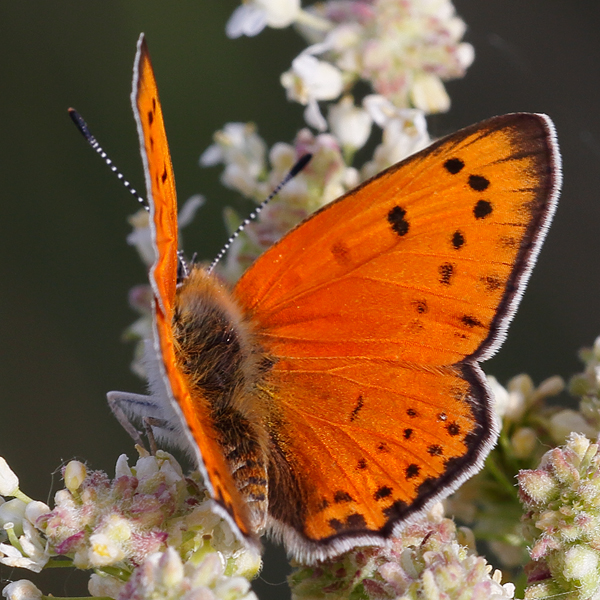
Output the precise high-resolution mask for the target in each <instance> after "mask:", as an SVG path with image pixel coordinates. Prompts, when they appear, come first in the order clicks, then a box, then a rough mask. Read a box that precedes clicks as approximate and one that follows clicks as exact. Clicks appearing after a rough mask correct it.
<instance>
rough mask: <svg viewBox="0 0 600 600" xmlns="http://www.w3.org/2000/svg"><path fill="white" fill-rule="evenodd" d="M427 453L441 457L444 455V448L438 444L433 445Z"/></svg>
mask: <svg viewBox="0 0 600 600" xmlns="http://www.w3.org/2000/svg"><path fill="white" fill-rule="evenodd" d="M427 452H428V453H429V454H430V455H431V456H441V455H442V454H443V448H442V447H441V446H439V445H438V444H432V445H431V446H429V448H427Z"/></svg>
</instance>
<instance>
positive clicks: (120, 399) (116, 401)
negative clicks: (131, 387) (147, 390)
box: [106, 392, 148, 448]
mask: <svg viewBox="0 0 600 600" xmlns="http://www.w3.org/2000/svg"><path fill="white" fill-rule="evenodd" d="M106 400H107V401H108V406H109V408H110V410H111V412H112V414H113V415H114V416H115V418H116V419H117V421H119V425H121V427H122V428H123V429H124V430H125V431H126V432H127V433H128V434H129V437H130V438H131V439H132V440H133V441H134V442H135V443H136V444H137V445H138V446H140V447H142V448H146V444H144V441H143V440H142V435H141V432H140V431H138V430H137V429H136V428H135V427H134V426H133V423H132V422H131V419H130V418H129V417H128V416H127V414H126V413H125V411H124V410H123V409H122V408H121V404H122V403H127V404H128V405H129V406H130V407H131V405H135V404H144V403H146V404H147V401H148V396H142V395H141V394H129V393H127V392H108V394H106Z"/></svg>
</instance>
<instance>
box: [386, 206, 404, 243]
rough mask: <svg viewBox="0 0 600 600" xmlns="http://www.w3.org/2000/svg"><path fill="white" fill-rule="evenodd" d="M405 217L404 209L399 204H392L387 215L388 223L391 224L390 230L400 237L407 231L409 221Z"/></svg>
mask: <svg viewBox="0 0 600 600" xmlns="http://www.w3.org/2000/svg"><path fill="white" fill-rule="evenodd" d="M405 217H406V210H405V209H404V208H402V207H401V206H394V208H392V210H390V212H389V213H388V216H387V219H388V223H389V224H390V225H391V226H392V230H393V231H394V232H395V233H397V234H398V235H399V236H400V237H402V236H403V235H406V234H407V233H408V229H409V223H408V221H407V220H406V219H405Z"/></svg>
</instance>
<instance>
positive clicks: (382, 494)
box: [373, 485, 392, 500]
mask: <svg viewBox="0 0 600 600" xmlns="http://www.w3.org/2000/svg"><path fill="white" fill-rule="evenodd" d="M391 494H392V488H391V487H388V486H387V485H383V486H381V487H380V488H379V489H378V490H377V491H376V492H375V494H374V495H373V497H374V498H375V500H383V499H384V498H387V497H388V496H390V495H391Z"/></svg>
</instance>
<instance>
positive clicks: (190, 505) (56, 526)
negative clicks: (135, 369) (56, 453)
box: [0, 450, 261, 600]
mask: <svg viewBox="0 0 600 600" xmlns="http://www.w3.org/2000/svg"><path fill="white" fill-rule="evenodd" d="M5 471H6V472H7V473H9V474H12V471H10V470H9V469H8V467H6V469H5ZM13 477H14V475H13ZM63 478H64V481H65V489H63V490H60V491H58V492H57V493H56V495H55V498H54V501H55V507H54V509H53V510H50V508H49V507H48V506H46V505H44V504H43V503H41V502H34V501H31V500H30V499H27V500H23V499H21V498H14V499H13V500H9V501H8V502H5V503H4V504H2V505H1V506H0V510H2V509H4V510H3V515H2V517H1V518H2V523H3V526H4V529H5V531H6V532H7V535H8V542H9V543H5V544H0V562H2V563H4V564H7V565H10V566H18V567H23V568H27V569H29V570H32V571H36V572H38V571H40V570H41V568H42V567H44V566H45V565H48V566H53V564H56V565H58V564H61V565H62V566H64V565H65V564H66V565H72V566H74V567H77V568H79V569H87V570H93V574H92V576H91V578H90V581H89V584H88V587H89V591H90V593H91V594H92V595H93V596H107V597H110V598H115V599H116V598H119V599H120V600H126V599H130V598H136V599H138V600H141V599H145V598H148V599H150V598H156V597H165V594H163V593H162V592H160V590H164V589H166V588H169V590H170V591H169V594H168V595H167V597H169V598H184V597H186V598H189V597H190V594H192V593H193V594H201V595H202V594H205V595H206V597H207V598H211V597H212V596H214V597H215V598H226V599H227V600H238V599H246V598H247V599H248V600H250V599H251V598H253V597H254V595H253V594H252V593H251V592H250V590H249V582H248V579H249V578H252V577H254V576H255V575H256V573H257V572H258V571H259V569H260V566H261V561H260V556H259V555H258V554H257V552H256V551H255V550H252V549H250V548H247V547H246V546H244V545H242V544H241V543H240V542H239V541H238V540H237V539H236V538H235V536H234V535H233V533H232V531H231V529H230V527H229V526H228V525H227V524H226V523H225V522H224V521H223V520H222V519H221V518H220V517H218V516H217V515H216V514H215V513H214V512H213V510H212V508H211V506H212V502H211V500H210V499H209V498H208V497H207V493H206V491H205V489H204V486H203V484H202V482H201V478H200V475H199V474H198V473H197V472H196V473H193V474H192V475H190V476H188V477H184V475H183V472H182V470H181V467H180V465H179V464H178V463H177V461H176V460H175V459H174V458H173V457H172V456H171V455H170V454H168V453H166V452H163V451H160V450H159V451H158V452H157V454H156V456H150V455H148V454H147V453H145V452H143V453H142V455H141V457H140V458H139V460H138V461H137V463H136V465H135V466H134V467H130V466H129V465H128V462H127V458H126V456H125V455H122V456H121V457H120V458H119V460H118V461H117V466H116V474H115V478H114V479H113V480H111V479H110V478H109V477H108V476H107V475H106V474H105V473H103V472H101V471H90V472H88V471H87V469H86V467H85V466H84V465H83V464H82V463H80V462H78V461H71V462H70V463H68V464H67V465H66V467H65V468H64V469H63ZM4 479H5V480H6V481H7V484H6V485H4V486H2V489H0V491H3V493H4V494H5V495H19V494H20V493H19V490H18V480H17V483H16V484H14V483H11V481H10V476H7V477H5V478H4ZM9 487H10V488H12V489H10V490H9V489H8V488H9ZM8 516H10V517H11V518H12V520H11V521H10V522H8V521H6V520H5V519H6V518H7V517H8ZM18 583H19V585H16V584H15V585H13V587H12V588H10V587H9V588H6V589H5V592H4V593H5V595H7V597H9V598H11V597H12V598H15V599H16V598H18V597H19V596H20V595H22V594H24V593H25V592H27V590H29V591H30V592H31V589H32V588H31V587H28V586H30V585H31V584H30V583H29V582H18ZM7 590H8V591H7ZM30 595H31V594H29V593H28V596H30Z"/></svg>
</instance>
